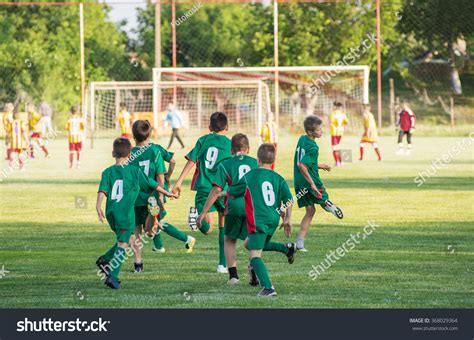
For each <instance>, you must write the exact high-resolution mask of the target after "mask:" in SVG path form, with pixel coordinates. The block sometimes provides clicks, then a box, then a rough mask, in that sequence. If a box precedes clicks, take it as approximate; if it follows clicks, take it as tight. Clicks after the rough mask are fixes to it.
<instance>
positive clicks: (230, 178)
mask: <svg viewBox="0 0 474 340" xmlns="http://www.w3.org/2000/svg"><path fill="white" fill-rule="evenodd" d="M231 142H232V147H231V151H232V155H233V157H232V158H229V159H226V160H225V161H223V162H222V163H220V164H219V165H218V167H217V174H216V176H215V178H214V182H213V183H212V185H213V188H212V190H211V192H210V194H209V197H208V198H207V201H206V204H204V208H203V209H202V211H201V213H200V215H199V217H198V219H197V227H198V228H199V227H201V224H202V221H203V220H204V218H205V217H206V214H207V212H208V211H209V209H210V208H211V207H212V205H213V204H214V202H215V201H216V200H217V199H218V196H219V194H220V193H221V192H222V191H223V190H224V189H225V188H226V187H227V186H229V187H230V186H232V185H234V184H237V183H238V182H239V181H240V180H241V179H242V177H244V175H245V174H246V173H247V172H249V171H250V170H252V169H256V168H257V167H258V163H257V160H256V159H255V158H253V157H250V156H248V153H249V151H250V144H249V139H248V138H247V136H246V135H244V134H242V133H238V134H236V135H234V136H233V137H232V139H231ZM225 205H226V210H225V220H224V234H225V236H224V252H225V258H226V262H227V268H228V270H229V284H237V283H238V282H239V276H238V274H237V262H236V244H237V240H238V239H241V240H242V241H243V240H245V239H246V238H247V234H248V233H247V222H246V218H245V206H244V198H243V197H241V198H238V199H235V200H227V199H226V200H225Z"/></svg>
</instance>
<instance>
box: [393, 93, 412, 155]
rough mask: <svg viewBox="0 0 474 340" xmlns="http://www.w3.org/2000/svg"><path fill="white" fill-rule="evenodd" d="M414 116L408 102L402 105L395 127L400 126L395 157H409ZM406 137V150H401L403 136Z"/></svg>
mask: <svg viewBox="0 0 474 340" xmlns="http://www.w3.org/2000/svg"><path fill="white" fill-rule="evenodd" d="M415 123H416V116H415V113H414V112H413V111H412V110H411V108H410V107H409V106H408V102H406V101H404V102H403V103H402V110H401V111H400V113H399V114H398V119H397V126H400V131H399V133H398V147H399V148H398V151H397V155H403V154H404V153H405V154H406V155H409V154H410V152H411V136H412V135H413V134H414V133H415ZM405 135H406V136H407V142H408V145H407V150H406V152H404V150H403V136H405Z"/></svg>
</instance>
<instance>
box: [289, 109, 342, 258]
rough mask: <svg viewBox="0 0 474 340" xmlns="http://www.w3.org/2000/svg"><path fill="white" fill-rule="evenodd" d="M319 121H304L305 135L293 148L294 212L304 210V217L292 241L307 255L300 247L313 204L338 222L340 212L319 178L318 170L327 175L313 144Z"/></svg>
mask: <svg viewBox="0 0 474 340" xmlns="http://www.w3.org/2000/svg"><path fill="white" fill-rule="evenodd" d="M322 123H323V122H322V120H321V119H319V118H318V117H316V116H314V115H310V116H308V117H306V119H305V120H304V123H303V124H304V130H305V131H306V134H305V135H302V136H301V137H300V138H299V140H298V144H297V145H296V151H295V157H294V177H293V178H294V185H295V192H296V195H297V197H298V196H299V199H298V208H301V207H305V210H306V212H305V215H304V217H303V219H302V220H301V224H300V232H299V234H298V238H297V239H296V248H297V250H298V251H307V250H306V249H305V247H304V238H305V236H306V233H307V232H308V228H309V225H310V224H311V221H312V220H313V217H314V214H315V212H316V209H315V207H314V205H315V204H319V205H321V207H322V208H323V209H324V210H326V211H327V212H330V213H332V214H334V216H336V217H337V218H339V219H342V217H343V214H342V210H341V209H340V208H338V207H337V206H336V205H335V204H334V203H332V202H331V201H330V200H329V195H328V193H327V191H326V188H325V187H324V185H323V182H322V181H321V178H320V177H319V169H322V170H324V171H331V167H330V166H329V165H327V164H319V161H318V158H319V146H318V144H316V142H315V141H314V140H315V139H316V138H321V136H322V135H323V129H322Z"/></svg>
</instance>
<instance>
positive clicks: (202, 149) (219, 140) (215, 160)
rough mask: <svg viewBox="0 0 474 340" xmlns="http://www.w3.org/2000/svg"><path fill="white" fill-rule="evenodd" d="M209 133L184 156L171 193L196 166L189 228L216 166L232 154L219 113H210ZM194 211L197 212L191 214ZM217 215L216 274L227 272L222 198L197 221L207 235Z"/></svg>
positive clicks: (203, 198)
mask: <svg viewBox="0 0 474 340" xmlns="http://www.w3.org/2000/svg"><path fill="white" fill-rule="evenodd" d="M209 130H210V131H211V133H209V134H207V135H205V136H202V137H200V138H199V139H198V140H197V142H196V145H195V146H194V148H193V149H192V150H191V151H190V152H189V153H188V154H187V155H186V159H187V160H188V162H187V163H186V165H185V166H184V168H183V171H182V172H181V175H180V176H179V178H178V180H177V181H176V184H175V185H174V187H173V189H172V192H173V193H178V194H179V193H180V192H181V186H182V184H183V180H184V178H185V177H186V176H187V174H188V173H189V171H191V169H192V168H193V167H194V166H196V171H195V172H194V176H193V179H192V182H191V190H193V191H196V196H195V197H194V204H195V208H191V209H190V214H189V219H188V224H189V226H190V227H191V229H193V230H194V229H195V228H196V220H197V214H200V213H201V211H202V209H203V207H204V204H205V203H206V200H207V197H208V196H209V193H210V192H211V190H212V183H213V182H214V179H215V177H216V173H217V168H218V165H219V164H220V163H221V162H222V161H224V160H226V159H227V158H230V157H232V154H231V152H230V139H229V138H227V137H226V136H225V134H227V132H228V122H227V116H226V114H225V113H223V112H214V113H213V114H212V115H211V118H210V122H209ZM195 210H197V214H194V212H195ZM216 210H217V211H218V214H219V265H218V266H217V272H218V273H227V266H226V261H225V254H224V204H223V200H222V199H219V200H217V201H216V202H215V203H214V205H213V206H212V207H211V208H210V209H209V212H208V213H207V214H206V217H205V219H204V220H203V221H202V222H201V225H200V227H199V230H200V231H201V232H202V233H203V234H205V235H208V234H210V233H211V232H212V219H213V214H212V212H214V211H216Z"/></svg>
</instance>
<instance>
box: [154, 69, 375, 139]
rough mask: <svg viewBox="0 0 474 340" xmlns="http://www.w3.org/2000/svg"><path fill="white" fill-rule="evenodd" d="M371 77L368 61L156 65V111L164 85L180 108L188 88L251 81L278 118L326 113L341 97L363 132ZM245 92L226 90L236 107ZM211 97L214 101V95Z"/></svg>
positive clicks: (257, 121)
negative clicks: (186, 65) (230, 65)
mask: <svg viewBox="0 0 474 340" xmlns="http://www.w3.org/2000/svg"><path fill="white" fill-rule="evenodd" d="M369 76H370V68H369V66H367V65H353V66H291V67H194V68H190V67H179V68H171V67H163V68H154V69H153V101H154V103H153V110H154V115H155V116H157V114H158V112H159V111H162V110H164V107H165V103H164V100H163V99H162V97H163V90H164V89H170V88H171V87H172V88H173V90H172V96H171V95H170V94H168V96H167V100H168V101H171V102H175V103H176V102H177V101H178V103H177V104H178V105H177V106H178V108H179V101H180V98H181V96H188V95H187V94H186V93H183V91H181V90H180V89H183V88H185V87H186V88H187V89H191V88H193V87H194V88H195V89H198V88H203V86H207V87H208V88H214V89H215V91H219V90H220V89H223V88H229V87H232V86H234V87H236V88H238V87H239V86H241V85H239V84H244V83H245V82H251V81H253V82H254V86H256V88H257V89H258V88H259V87H261V88H262V89H263V91H262V92H260V93H259V95H258V96H257V98H259V99H258V102H261V103H262V104H260V105H265V103H266V102H267V103H268V108H267V109H264V112H265V111H267V112H273V113H275V120H276V121H277V122H279V120H280V118H285V119H290V121H292V122H293V123H294V122H297V121H299V120H301V118H302V117H304V116H306V115H307V114H310V113H315V114H320V115H323V116H324V115H326V116H327V115H329V111H330V110H331V108H332V104H333V102H334V101H340V102H342V103H343V105H344V107H345V108H346V111H347V112H348V115H349V118H351V116H353V117H355V118H357V119H354V120H353V122H354V124H353V128H354V129H355V130H360V129H361V124H362V123H361V122H362V119H361V117H362V111H363V104H366V103H368V102H369ZM204 84H207V85H204ZM259 84H261V85H259ZM184 92H185V91H184ZM275 94H277V95H275ZM241 96H242V93H240V92H238V91H236V92H235V93H233V94H229V93H227V98H226V99H227V101H228V103H229V105H231V104H234V106H235V105H236V103H237V102H239V101H242V98H241ZM170 98H172V99H170ZM267 98H268V99H267ZM196 100H198V98H197V99H196ZM208 100H210V101H212V98H208ZM216 101H217V100H216ZM257 105H259V104H257ZM257 112H260V111H258V110H257ZM261 114H262V113H261V112H260V113H259V114H256V115H258V117H257V118H256V119H255V120H254V123H255V128H256V130H257V132H258V133H259V126H260V124H261V123H262V120H261V116H260V115H261ZM290 117H291V118H290ZM263 119H265V118H263ZM285 123H286V121H285ZM280 125H283V124H280Z"/></svg>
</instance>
